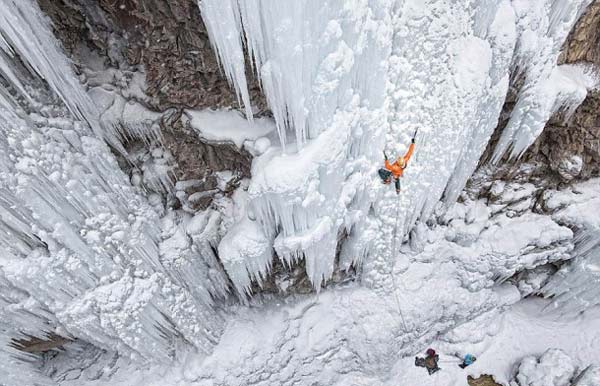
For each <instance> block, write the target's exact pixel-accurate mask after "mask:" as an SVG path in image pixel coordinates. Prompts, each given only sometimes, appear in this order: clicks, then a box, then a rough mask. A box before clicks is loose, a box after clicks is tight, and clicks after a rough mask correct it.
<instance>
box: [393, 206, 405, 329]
mask: <svg viewBox="0 0 600 386" xmlns="http://www.w3.org/2000/svg"><path fill="white" fill-rule="evenodd" d="M399 215H400V204H398V205H397V206H396V225H395V226H394V236H393V237H394V240H393V241H392V253H393V254H395V253H396V239H397V236H398V219H399V217H400V216H399ZM390 276H391V277H392V285H393V286H394V298H396V306H397V307H398V313H399V314H400V319H401V320H402V326H403V327H404V331H405V332H408V327H407V326H406V320H405V319H404V314H403V313H402V307H401V306H400V299H399V298H398V286H397V285H396V276H395V275H394V266H393V264H392V267H391V269H390Z"/></svg>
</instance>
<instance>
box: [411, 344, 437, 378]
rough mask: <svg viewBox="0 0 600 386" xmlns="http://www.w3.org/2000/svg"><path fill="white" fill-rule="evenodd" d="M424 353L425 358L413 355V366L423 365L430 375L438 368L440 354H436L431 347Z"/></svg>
mask: <svg viewBox="0 0 600 386" xmlns="http://www.w3.org/2000/svg"><path fill="white" fill-rule="evenodd" d="M426 354H427V356H426V357H425V358H419V357H415V366H417V367H425V368H426V369H427V372H428V373H429V375H431V374H433V373H435V372H436V371H439V370H440V368H439V367H438V361H439V360H440V356H439V355H438V354H436V353H435V350H434V349H432V348H428V349H427V351H426Z"/></svg>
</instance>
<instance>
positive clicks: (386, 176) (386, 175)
mask: <svg viewBox="0 0 600 386" xmlns="http://www.w3.org/2000/svg"><path fill="white" fill-rule="evenodd" d="M391 176H392V172H390V171H389V170H387V169H379V177H381V179H382V180H383V182H385V183H386V184H388V183H389V182H390V177H391Z"/></svg>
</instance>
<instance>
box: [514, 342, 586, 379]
mask: <svg viewBox="0 0 600 386" xmlns="http://www.w3.org/2000/svg"><path fill="white" fill-rule="evenodd" d="M574 373H575V366H574V365H573V363H572V360H571V358H570V357H569V356H568V355H567V354H565V353H564V352H563V351H562V350H559V349H550V350H548V351H546V352H545V353H544V354H543V355H542V356H541V357H540V358H539V359H538V358H536V357H535V356H529V357H525V358H524V359H523V360H522V361H521V364H520V365H519V370H518V372H517V375H516V381H517V384H518V385H519V386H569V385H570V384H571V382H570V381H571V378H573V375H574Z"/></svg>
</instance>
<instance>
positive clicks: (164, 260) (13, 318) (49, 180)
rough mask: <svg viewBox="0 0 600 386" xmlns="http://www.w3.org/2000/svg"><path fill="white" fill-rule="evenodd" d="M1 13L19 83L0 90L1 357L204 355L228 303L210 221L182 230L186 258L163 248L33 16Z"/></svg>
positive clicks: (149, 214) (162, 234)
mask: <svg viewBox="0 0 600 386" xmlns="http://www.w3.org/2000/svg"><path fill="white" fill-rule="evenodd" d="M0 11H1V12H0V14H1V15H0V18H2V22H1V23H0V35H2V37H3V39H4V40H3V44H2V49H3V50H6V51H3V52H4V54H3V55H2V56H0V61H1V62H2V65H1V66H0V68H2V73H3V74H5V75H6V73H7V72H8V71H7V70H6V68H8V69H10V70H12V71H13V73H17V72H18V73H19V82H18V83H16V84H15V83H12V82H13V81H14V78H13V77H12V76H9V75H7V76H6V78H5V79H6V80H7V82H3V83H2V84H0V96H1V97H0V166H1V169H2V171H1V172H0V252H1V253H0V288H1V289H2V291H1V293H0V315H1V318H0V319H1V320H0V341H1V342H2V343H3V344H1V345H0V347H1V348H0V352H1V354H0V355H2V358H5V357H6V355H12V354H13V352H14V350H13V349H11V348H10V347H7V346H6V344H4V343H5V342H6V341H8V340H10V339H11V338H25V337H27V336H33V337H39V338H42V339H43V338H44V337H46V335H48V334H58V335H61V336H65V337H72V338H77V339H81V340H83V341H86V342H89V343H91V344H93V345H95V346H97V347H100V348H103V349H107V350H118V351H119V353H120V354H121V355H123V356H129V357H131V358H138V359H144V360H165V361H170V360H172V358H173V356H174V355H175V354H174V348H175V347H176V346H177V345H178V344H191V345H193V346H195V347H196V348H197V349H199V350H202V351H205V352H208V351H210V349H211V347H212V345H213V344H214V343H215V342H216V341H217V338H218V336H219V334H220V330H221V327H222V322H223V320H222V318H221V316H220V315H219V314H218V313H216V312H214V308H213V301H214V299H215V298H216V297H222V296H224V295H225V293H226V291H227V289H226V287H227V282H226V277H225V274H224V272H223V270H222V269H221V267H220V266H219V265H218V263H217V262H216V258H215V256H214V249H213V247H216V243H217V239H218V234H217V232H218V226H219V224H218V222H219V216H218V214H217V215H216V216H215V215H214V213H211V212H209V213H204V214H200V213H199V214H198V218H195V219H187V218H184V219H183V220H181V222H182V223H184V222H187V226H184V225H181V226H178V227H177V228H178V231H180V232H183V235H180V234H179V235H180V238H181V239H182V240H183V241H185V242H187V244H183V243H180V244H178V243H176V242H174V241H173V239H174V238H176V237H177V236H178V235H175V234H174V233H177V232H171V231H170V230H169V229H168V225H169V222H168V221H165V222H162V223H161V221H160V219H159V216H158V215H157V212H156V211H155V210H154V209H153V208H152V207H151V205H150V204H149V203H148V201H147V200H146V198H145V197H144V196H143V195H142V194H141V192H140V190H139V189H137V188H135V187H133V186H132V185H131V183H130V182H129V178H128V177H127V176H126V175H125V174H124V173H123V172H122V171H121V169H120V168H119V165H118V164H117V161H116V159H115V157H114V155H113V154H112V152H111V150H110V149H109V147H108V145H107V142H109V143H110V144H113V142H112V141H117V140H118V139H119V137H117V136H113V134H114V133H112V132H111V131H110V130H108V131H106V130H104V129H103V126H102V125H100V121H99V116H98V114H97V113H96V112H94V111H95V106H94V105H93V104H92V102H91V99H90V98H89V97H88V95H87V94H86V93H85V91H84V90H83V88H82V87H81V85H80V84H79V82H78V80H77V78H76V77H75V75H74V73H73V71H72V69H71V65H70V63H69V62H68V61H67V59H66V58H65V56H64V55H63V54H62V52H61V51H60V49H59V48H58V44H57V42H56V40H55V38H54V37H53V36H52V34H51V32H50V27H49V26H48V25H47V24H46V21H45V18H44V17H43V16H42V14H41V12H40V11H39V9H37V5H36V4H35V2H30V1H18V2H13V1H1V2H0ZM19 60H21V61H22V62H23V63H24V64H26V65H27V66H28V67H27V68H30V69H33V70H35V71H34V73H33V74H29V73H28V71H27V70H26V68H25V67H24V66H22V65H19V64H18V61H19ZM36 76H39V77H41V78H43V79H45V80H46V81H47V83H48V85H49V86H50V90H51V91H53V92H54V93H56V94H57V95H58V96H59V97H60V99H61V101H62V102H63V103H64V106H66V108H65V107H63V106H61V104H60V103H61V102H59V101H58V100H57V99H56V98H55V97H54V96H53V95H51V93H49V92H47V91H48V90H45V89H44V87H43V83H42V82H41V81H40V80H39V79H36ZM15 90H16V91H17V92H18V91H21V92H27V94H25V95H19V94H14V92H15ZM111 133H112V134H111ZM119 146H120V144H119ZM202 216H204V217H202ZM201 217H202V218H201ZM173 221H175V220H173ZM178 225H179V223H178ZM192 243H193V245H191V244H192ZM176 246H181V249H177V248H176ZM16 357H17V358H18V356H16ZM2 362H3V363H2V366H7V365H10V364H11V363H14V360H13V359H6V361H4V360H3V361H2ZM32 362H33V361H32ZM26 364H27V362H23V366H25V365H26ZM4 369H5V368H3V370H4ZM29 373H32V371H29ZM11 376H12V375H11ZM0 378H1V380H2V382H4V381H6V382H9V381H10V382H11V383H10V385H11V386H12V385H13V384H15V383H12V381H13V380H12V379H5V377H4V376H2V377H0ZM32 384H33V382H32ZM15 385H23V383H16V384H15Z"/></svg>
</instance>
